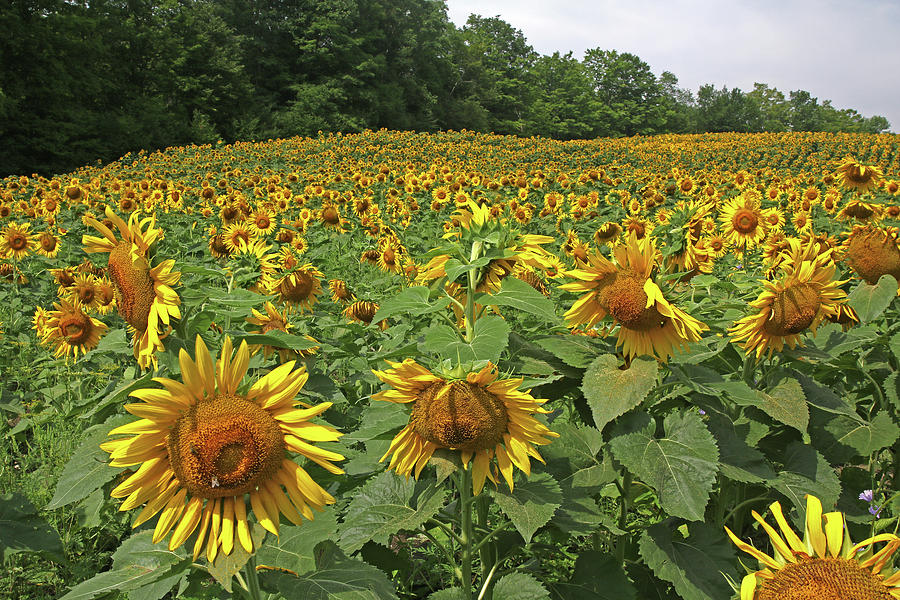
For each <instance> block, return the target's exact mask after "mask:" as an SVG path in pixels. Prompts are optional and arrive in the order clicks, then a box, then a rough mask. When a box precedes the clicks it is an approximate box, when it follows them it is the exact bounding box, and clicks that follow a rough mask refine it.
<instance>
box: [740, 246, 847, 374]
mask: <svg viewBox="0 0 900 600" xmlns="http://www.w3.org/2000/svg"><path fill="white" fill-rule="evenodd" d="M793 241H794V242H795V243H794V244H792V250H791V252H792V254H793V256H791V257H789V258H787V259H786V260H784V261H783V262H781V264H780V267H779V268H780V269H781V270H782V272H783V274H782V276H781V277H780V278H779V279H778V280H776V281H763V286H764V288H763V291H762V292H761V293H760V295H759V297H758V298H757V299H756V300H754V301H753V302H751V303H750V306H751V307H752V308H754V309H756V312H755V313H754V314H751V315H748V316H746V317H744V318H743V319H740V320H738V321H737V322H736V323H735V324H734V326H733V327H732V328H731V329H729V330H728V331H729V333H730V334H731V336H732V339H733V340H734V341H735V342H743V344H742V347H743V348H744V350H746V351H747V353H748V354H749V353H751V352H753V351H754V350H755V351H756V357H757V359H759V357H760V356H762V354H763V352H766V351H768V353H769V354H770V355H771V354H772V351H773V350H777V351H779V352H780V351H781V350H782V349H783V348H784V345H785V344H787V345H788V347H790V348H794V347H795V346H797V344H798V343H800V344H801V345H802V342H801V340H800V334H802V333H803V332H804V331H806V330H807V329H810V330H811V331H812V332H813V333H815V331H816V328H817V327H818V326H819V324H820V323H821V322H822V320H823V319H825V318H828V317H836V316H837V315H838V310H839V309H838V306H839V305H840V304H842V303H843V302H845V301H846V296H847V294H846V293H845V292H844V291H843V290H842V289H840V287H839V286H840V285H841V284H843V283H845V282H844V281H836V280H835V279H834V272H835V265H834V261H833V260H832V259H831V251H830V250H828V251H825V252H822V253H818V250H817V248H818V246H817V245H815V244H808V245H807V246H806V247H804V248H800V247H799V246H800V245H799V242H797V241H796V240H793Z"/></svg>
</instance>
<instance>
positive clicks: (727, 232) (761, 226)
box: [719, 193, 767, 251]
mask: <svg viewBox="0 0 900 600" xmlns="http://www.w3.org/2000/svg"><path fill="white" fill-rule="evenodd" d="M719 220H720V221H721V223H722V234H723V235H724V236H725V239H726V240H728V243H729V244H730V245H732V246H734V247H736V248H738V249H739V250H740V251H744V250H746V249H748V248H752V247H754V246H756V245H757V244H759V243H760V242H761V241H762V240H764V239H765V237H766V233H767V228H766V221H765V219H764V216H763V213H762V211H761V210H760V206H759V200H757V199H756V198H755V197H754V196H753V195H746V193H745V194H744V195H741V196H738V197H737V198H734V199H733V200H730V201H729V202H727V203H726V204H725V206H724V207H723V208H722V212H721V215H720V216H719Z"/></svg>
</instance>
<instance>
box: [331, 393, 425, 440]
mask: <svg viewBox="0 0 900 600" xmlns="http://www.w3.org/2000/svg"><path fill="white" fill-rule="evenodd" d="M407 423H409V409H408V408H407V407H406V406H404V405H403V404H398V403H396V402H372V403H371V404H369V405H368V406H367V407H366V408H365V409H364V410H363V413H362V416H361V417H360V425H359V429H357V430H356V431H351V432H350V433H347V434H345V435H344V436H343V437H342V438H341V442H343V443H352V442H368V441H369V440H372V439H375V438H377V437H380V436H383V435H385V434H386V433H388V432H392V431H394V430H396V429H399V428H400V427H403V426H405V425H406V424H407Z"/></svg>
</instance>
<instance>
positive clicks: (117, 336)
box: [92, 329, 134, 356]
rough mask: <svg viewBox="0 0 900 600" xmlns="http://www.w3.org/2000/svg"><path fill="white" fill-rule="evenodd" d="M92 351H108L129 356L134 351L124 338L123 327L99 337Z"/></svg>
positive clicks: (101, 352)
mask: <svg viewBox="0 0 900 600" xmlns="http://www.w3.org/2000/svg"><path fill="white" fill-rule="evenodd" d="M92 352H96V353H97V354H103V353H105V352H109V353H112V354H126V355H129V356H130V355H132V354H133V353H134V348H133V347H132V345H131V344H129V343H128V340H127V339H125V329H116V330H114V331H111V332H109V333H108V334H106V335H104V336H103V337H102V338H101V339H100V343H99V344H97V347H96V348H94V350H93V351H92Z"/></svg>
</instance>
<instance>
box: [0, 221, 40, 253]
mask: <svg viewBox="0 0 900 600" xmlns="http://www.w3.org/2000/svg"><path fill="white" fill-rule="evenodd" d="M29 229H31V223H10V224H9V225H7V226H6V227H4V228H3V231H0V256H4V257H6V258H12V259H13V260H21V259H23V258H25V257H26V256H28V254H29V253H30V252H31V251H32V250H35V247H36V245H37V237H36V236H35V235H34V234H32V233H29V232H28V230H29Z"/></svg>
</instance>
